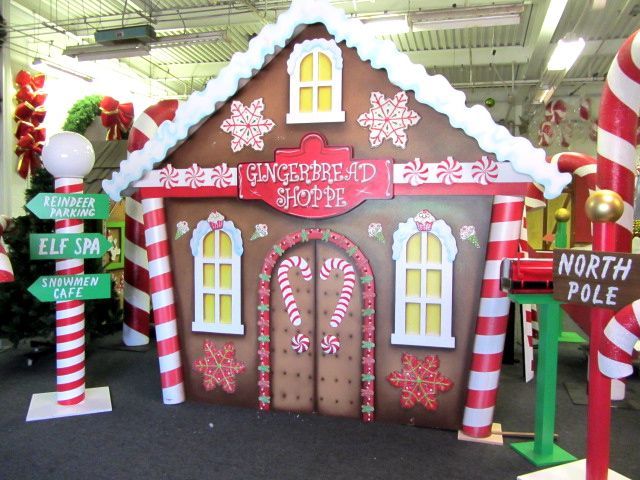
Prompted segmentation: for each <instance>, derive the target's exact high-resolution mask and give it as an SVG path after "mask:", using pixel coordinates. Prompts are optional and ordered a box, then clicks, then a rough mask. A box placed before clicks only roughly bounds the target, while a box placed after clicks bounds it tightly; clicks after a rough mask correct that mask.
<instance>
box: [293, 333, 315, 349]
mask: <svg viewBox="0 0 640 480" xmlns="http://www.w3.org/2000/svg"><path fill="white" fill-rule="evenodd" d="M310 344H311V341H310V340H309V337H307V336H306V335H305V334H304V333H298V334H297V335H294V336H293V337H291V348H292V349H293V351H294V352H296V353H298V354H300V353H304V352H306V351H307V350H309V345H310Z"/></svg>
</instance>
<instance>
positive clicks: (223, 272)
mask: <svg viewBox="0 0 640 480" xmlns="http://www.w3.org/2000/svg"><path fill="white" fill-rule="evenodd" d="M231 279H232V269H231V265H224V264H221V265H220V288H225V289H229V290H230V289H231Z"/></svg>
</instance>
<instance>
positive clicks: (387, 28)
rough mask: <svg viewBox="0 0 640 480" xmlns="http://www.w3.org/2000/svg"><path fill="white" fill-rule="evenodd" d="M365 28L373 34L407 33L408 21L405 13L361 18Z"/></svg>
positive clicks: (408, 29)
mask: <svg viewBox="0 0 640 480" xmlns="http://www.w3.org/2000/svg"><path fill="white" fill-rule="evenodd" d="M362 23H364V26H365V27H366V29H367V30H369V31H370V32H371V33H373V34H375V35H392V34H397V33H409V31H410V28H409V22H407V16H406V15H392V16H389V17H381V18H371V19H363V20H362Z"/></svg>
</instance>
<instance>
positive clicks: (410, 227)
mask: <svg viewBox="0 0 640 480" xmlns="http://www.w3.org/2000/svg"><path fill="white" fill-rule="evenodd" d="M419 231H420V230H418V227H417V226H416V221H415V220H414V219H413V218H409V219H407V221H406V222H404V223H400V224H398V229H397V230H396V231H395V232H393V247H392V251H393V255H392V258H393V259H394V260H395V261H396V262H397V261H398V260H399V259H400V258H401V257H402V249H403V248H404V246H405V244H406V243H407V240H408V239H409V237H411V235H414V234H416V233H418V232H419ZM429 233H433V234H434V235H435V236H436V237H438V239H439V240H440V241H441V242H442V248H443V249H444V251H445V252H446V254H447V259H448V260H449V261H450V262H453V261H454V260H455V259H456V255H458V246H457V244H456V238H455V237H454V236H453V233H452V232H451V227H450V226H449V225H447V224H446V222H445V221H444V220H442V219H440V220H436V221H435V222H433V225H432V226H431V230H430V231H429Z"/></svg>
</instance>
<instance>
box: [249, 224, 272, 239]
mask: <svg viewBox="0 0 640 480" xmlns="http://www.w3.org/2000/svg"><path fill="white" fill-rule="evenodd" d="M267 235H269V227H268V226H267V224H266V223H258V224H256V229H255V231H254V232H253V234H252V235H251V238H250V239H249V240H251V241H253V240H257V239H259V238H264V237H266V236H267Z"/></svg>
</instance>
